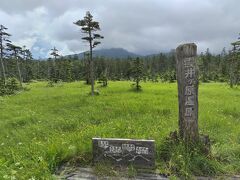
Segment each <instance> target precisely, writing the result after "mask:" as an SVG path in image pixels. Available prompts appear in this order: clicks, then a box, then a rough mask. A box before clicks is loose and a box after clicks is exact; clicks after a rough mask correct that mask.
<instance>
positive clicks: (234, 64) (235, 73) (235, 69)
mask: <svg viewBox="0 0 240 180" xmlns="http://www.w3.org/2000/svg"><path fill="white" fill-rule="evenodd" d="M239 35H240V34H239ZM238 39H240V37H239V38H238ZM231 45H232V46H233V48H232V51H231V53H230V58H229V80H230V87H231V88H232V87H233V86H234V85H238V84H239V83H240V40H238V41H235V42H233V43H231Z"/></svg>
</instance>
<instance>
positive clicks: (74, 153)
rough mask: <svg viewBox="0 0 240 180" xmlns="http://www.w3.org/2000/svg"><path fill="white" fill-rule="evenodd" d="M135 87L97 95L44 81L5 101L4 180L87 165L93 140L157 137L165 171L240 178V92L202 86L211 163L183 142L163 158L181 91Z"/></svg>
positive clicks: (0, 120)
mask: <svg viewBox="0 0 240 180" xmlns="http://www.w3.org/2000/svg"><path fill="white" fill-rule="evenodd" d="M130 85H131V83H130V82H110V84H109V87H107V88H101V87H98V89H99V91H100V96H95V97H91V96H89V95H88V94H89V90H90V87H89V86H87V85H84V84H83V82H74V83H63V84H62V85H61V86H56V87H47V83H46V82H39V83H32V84H30V85H29V88H30V89H31V90H30V91H25V92H23V93H20V94H17V95H14V96H7V97H0V98H1V99H0V179H4V178H5V179H10V178H16V179H30V178H32V179H34V178H35V179H52V178H53V176H52V174H53V173H54V172H55V170H56V168H57V167H59V166H60V165H61V164H63V163H64V162H67V161H74V162H75V163H78V164H80V165H89V164H91V147H92V146H91V138H92V137H118V138H144V139H154V140H155V141H156V151H157V155H158V156H157V164H158V167H157V168H158V169H159V171H161V172H163V173H169V174H176V175H179V174H180V175H185V176H188V174H189V173H190V174H191V173H193V174H200V175H202V174H209V175H215V174H221V173H228V174H239V173H240V108H239V107H240V90H239V89H230V88H228V86H227V85H226V84H220V83H209V84H201V85H200V91H199V128H200V132H201V133H203V134H209V136H210V139H211V140H212V143H213V144H212V156H211V157H204V156H202V155H201V154H199V153H195V154H193V155H192V154H186V152H185V150H184V148H183V147H182V146H181V144H180V145H176V146H169V147H170V148H171V149H169V153H170V154H169V156H168V157H169V159H168V160H163V159H162V158H161V156H160V155H161V154H162V150H163V149H166V147H168V145H167V144H166V143H165V138H166V137H167V136H168V135H169V133H170V132H171V131H174V130H176V129H177V128H178V101H177V85H176V84H174V83H173V84H164V83H150V82H147V83H143V84H142V88H143V91H141V92H134V91H131V87H130ZM207 167H209V168H210V170H208V169H206V168H207Z"/></svg>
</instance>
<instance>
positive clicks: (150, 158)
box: [92, 138, 155, 168]
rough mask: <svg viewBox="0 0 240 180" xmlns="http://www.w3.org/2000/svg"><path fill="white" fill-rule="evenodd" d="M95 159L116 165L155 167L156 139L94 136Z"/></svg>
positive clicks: (95, 161)
mask: <svg viewBox="0 0 240 180" xmlns="http://www.w3.org/2000/svg"><path fill="white" fill-rule="evenodd" d="M92 143H93V161H94V163H97V162H110V163H112V164H114V165H119V166H128V165H133V166H135V167H140V168H154V167H155V141H154V140H135V139H115V138H93V139H92Z"/></svg>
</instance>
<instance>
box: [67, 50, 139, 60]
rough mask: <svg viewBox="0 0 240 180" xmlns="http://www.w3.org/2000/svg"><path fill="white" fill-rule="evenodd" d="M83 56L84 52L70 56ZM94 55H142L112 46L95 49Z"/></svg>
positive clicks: (118, 56) (115, 56)
mask: <svg viewBox="0 0 240 180" xmlns="http://www.w3.org/2000/svg"><path fill="white" fill-rule="evenodd" d="M76 56H77V57H78V58H83V57H84V53H79V54H73V55H69V56H68V57H76ZM93 56H94V57H101V56H103V57H107V58H127V57H140V56H141V55H138V54H135V53H132V52H129V51H127V50H126V49H123V48H111V49H98V50H94V51H93Z"/></svg>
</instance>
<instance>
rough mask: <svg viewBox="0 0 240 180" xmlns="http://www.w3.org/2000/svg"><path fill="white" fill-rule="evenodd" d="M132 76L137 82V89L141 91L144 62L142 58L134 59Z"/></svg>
mask: <svg viewBox="0 0 240 180" xmlns="http://www.w3.org/2000/svg"><path fill="white" fill-rule="evenodd" d="M131 69H132V70H131V76H132V78H133V80H134V82H135V87H136V90H137V91H139V90H140V89H141V86H140V81H141V80H142V79H143V76H144V73H143V62H142V60H140V58H138V57H137V58H136V59H134V60H133V63H132V68H131Z"/></svg>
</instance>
